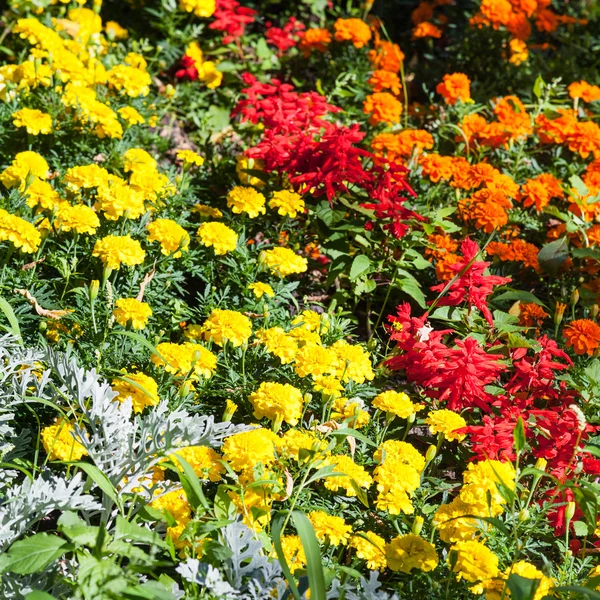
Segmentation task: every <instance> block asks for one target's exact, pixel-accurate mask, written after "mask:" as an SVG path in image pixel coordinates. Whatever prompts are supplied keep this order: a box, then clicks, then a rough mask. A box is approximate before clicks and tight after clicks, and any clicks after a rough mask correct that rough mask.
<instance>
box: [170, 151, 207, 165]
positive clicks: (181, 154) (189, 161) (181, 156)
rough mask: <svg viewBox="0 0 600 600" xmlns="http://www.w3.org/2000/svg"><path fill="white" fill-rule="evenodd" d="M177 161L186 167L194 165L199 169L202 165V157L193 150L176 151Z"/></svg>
mask: <svg viewBox="0 0 600 600" xmlns="http://www.w3.org/2000/svg"><path fill="white" fill-rule="evenodd" d="M176 156H177V160H181V161H183V163H184V164H186V165H195V166H196V167H201V166H202V165H203V164H204V157H203V156H200V155H199V154H198V153H197V152H194V151H193V150H177V154H176Z"/></svg>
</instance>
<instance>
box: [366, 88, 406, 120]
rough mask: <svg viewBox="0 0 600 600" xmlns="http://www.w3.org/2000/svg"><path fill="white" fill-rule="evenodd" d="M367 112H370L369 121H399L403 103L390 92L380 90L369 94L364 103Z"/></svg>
mask: <svg viewBox="0 0 600 600" xmlns="http://www.w3.org/2000/svg"><path fill="white" fill-rule="evenodd" d="M363 111H364V113H365V114H370V115H371V116H370V117H369V123H370V124H371V125H377V123H399V122H400V115H401V114H402V104H401V103H400V101H399V100H398V99H397V98H396V97H395V96H392V94H390V93H389V92H378V93H375V94H370V95H369V96H367V99H366V100H365V102H364V104H363Z"/></svg>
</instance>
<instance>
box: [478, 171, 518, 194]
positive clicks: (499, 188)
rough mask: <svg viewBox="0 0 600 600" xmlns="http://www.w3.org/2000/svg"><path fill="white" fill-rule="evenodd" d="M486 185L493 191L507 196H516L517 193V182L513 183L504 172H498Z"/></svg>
mask: <svg viewBox="0 0 600 600" xmlns="http://www.w3.org/2000/svg"><path fill="white" fill-rule="evenodd" d="M486 185H487V187H488V188H489V189H490V190H492V191H493V192H502V193H503V194H504V195H505V196H508V197H509V198H516V197H517V196H518V195H519V184H518V183H515V182H514V181H513V179H512V178H511V177H510V175H505V174H504V173H499V174H498V175H496V176H495V177H494V178H493V179H492V180H491V181H488V182H487V184H486Z"/></svg>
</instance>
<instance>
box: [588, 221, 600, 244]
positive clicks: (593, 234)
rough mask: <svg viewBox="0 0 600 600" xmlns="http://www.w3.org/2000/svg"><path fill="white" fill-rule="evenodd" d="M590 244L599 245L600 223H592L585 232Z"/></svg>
mask: <svg viewBox="0 0 600 600" xmlns="http://www.w3.org/2000/svg"><path fill="white" fill-rule="evenodd" d="M585 235H586V236H587V239H588V242H589V243H590V246H600V225H592V226H591V227H590V228H589V229H588V230H587V231H586V232H585Z"/></svg>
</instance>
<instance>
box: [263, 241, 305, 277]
mask: <svg viewBox="0 0 600 600" xmlns="http://www.w3.org/2000/svg"><path fill="white" fill-rule="evenodd" d="M258 261H259V263H260V264H262V265H264V266H266V267H267V268H268V269H269V271H271V273H273V274H274V275H277V276H278V277H287V276H288V275H293V274H296V273H304V272H305V271H306V270H307V269H308V261H307V260H306V258H304V257H302V256H298V255H297V254H296V253H295V252H294V251H293V250H290V249H289V248H283V247H281V246H280V247H277V248H271V249H270V250H263V251H262V252H261V253H260V255H259V257H258Z"/></svg>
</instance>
